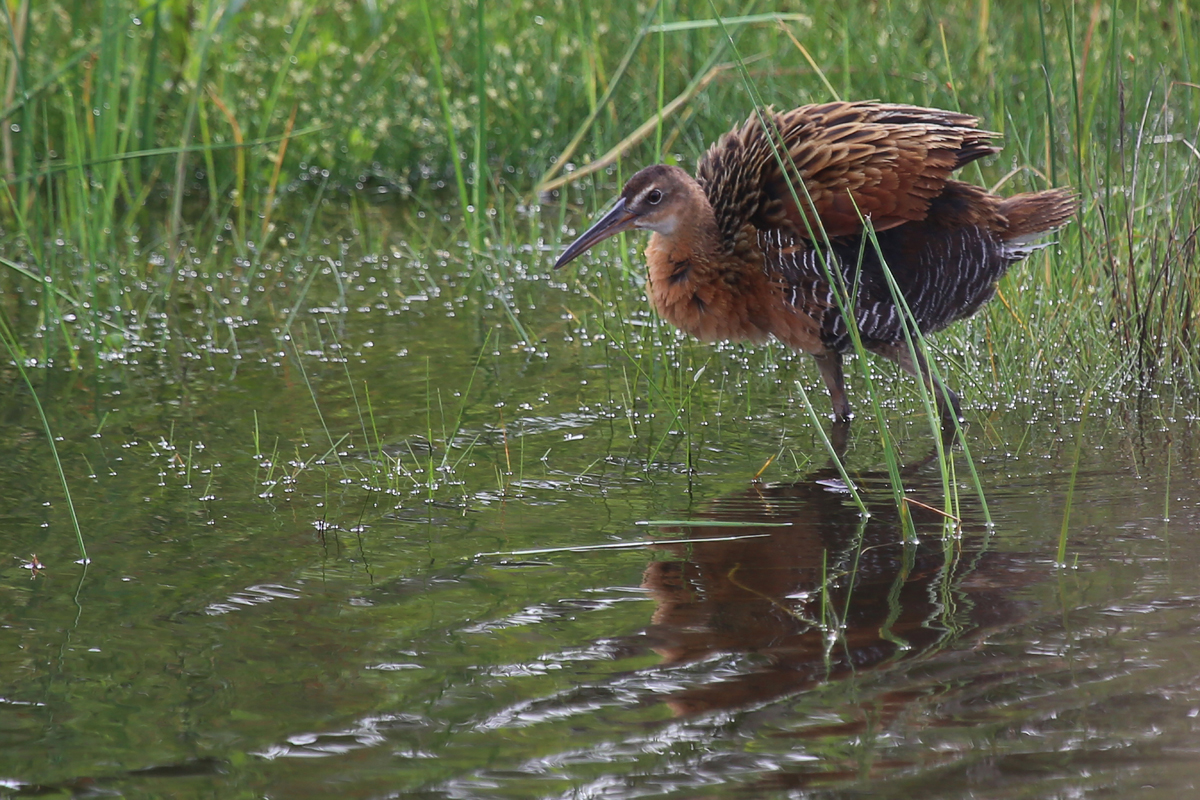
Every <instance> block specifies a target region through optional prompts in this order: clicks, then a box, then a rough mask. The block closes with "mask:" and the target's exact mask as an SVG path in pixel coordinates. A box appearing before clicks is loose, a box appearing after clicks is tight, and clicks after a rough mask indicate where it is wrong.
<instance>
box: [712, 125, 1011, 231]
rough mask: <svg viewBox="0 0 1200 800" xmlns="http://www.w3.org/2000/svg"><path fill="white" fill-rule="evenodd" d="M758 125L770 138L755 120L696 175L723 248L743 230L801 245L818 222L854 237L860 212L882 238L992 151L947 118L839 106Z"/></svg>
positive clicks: (917, 215) (987, 138)
mask: <svg viewBox="0 0 1200 800" xmlns="http://www.w3.org/2000/svg"><path fill="white" fill-rule="evenodd" d="M762 118H763V119H765V121H766V123H767V128H768V130H769V132H768V130H764V127H763V123H762V120H760V117H759V115H758V114H755V115H753V116H751V117H750V118H749V119H748V120H746V122H745V123H744V124H743V125H742V126H741V127H740V128H737V129H734V130H732V131H730V132H729V133H727V134H725V135H724V136H722V137H721V139H720V141H718V142H717V143H716V144H715V145H713V146H712V147H711V148H710V149H709V151H708V153H706V154H705V156H704V157H703V158H701V159H700V163H699V165H698V168H697V176H696V177H697V180H698V181H699V182H700V185H701V186H702V187H704V190H705V193H706V194H707V196H708V198H709V202H710V203H711V204H712V206H713V211H714V213H715V214H716V217H717V223H718V225H719V226H720V227H721V231H722V234H723V237H724V240H725V243H726V246H727V247H728V248H729V249H730V250H733V249H734V248H735V246H736V241H737V239H738V238H739V236H740V235H741V233H742V231H743V230H744V228H745V226H746V225H747V224H750V225H753V226H754V227H755V228H758V229H760V230H776V229H782V230H789V231H793V232H795V233H796V234H797V235H800V236H803V237H805V238H808V237H809V235H810V234H809V233H808V230H809V228H810V227H811V229H812V230H813V231H814V232H815V231H817V230H818V223H817V220H818V218H819V220H820V224H822V225H823V226H824V229H825V232H826V234H828V235H829V236H831V237H833V236H844V235H849V234H854V233H858V232H859V231H861V230H862V224H861V222H860V221H859V212H861V213H862V214H863V215H864V216H868V215H869V216H870V217H871V220H872V223H873V224H874V226H875V228H876V230H881V231H882V230H887V229H888V228H892V227H895V226H897V225H901V224H903V223H905V222H909V221H917V220H921V219H923V218H924V217H925V214H926V212H927V211H928V209H929V203H930V201H931V200H932V199H933V198H935V197H937V196H938V194H940V193H941V191H942V189H943V188H944V186H945V184H946V181H947V179H948V178H949V176H950V174H951V173H952V172H953V171H954V170H956V169H958V168H960V167H962V166H963V165H964V164H969V163H970V162H972V161H974V160H976V159H978V158H982V157H983V156H986V155H990V154H992V153H995V152H998V148H996V147H994V146H993V145H992V144H991V138H992V137H994V136H997V134H995V133H990V132H988V131H981V130H978V129H977V128H976V126H977V125H978V122H979V121H978V120H977V119H976V118H975V117H972V116H969V115H967V114H958V113H955V112H952V111H941V110H938V109H928V108H919V107H916V106H904V105H889V104H884V103H873V102H856V103H845V102H837V103H825V104H822V105H812V106H801V107H800V108H796V109H793V110H791V111H787V112H784V113H782V114H778V113H775V112H774V110H772V109H771V108H766V109H763V111H762ZM784 148H786V154H785V151H784ZM777 151H778V153H779V156H778V157H777V155H776V152H777ZM780 157H782V159H783V160H784V161H788V160H790V162H791V163H790V164H789V165H788V169H787V170H786V173H785V171H784V170H783V169H782V168H781V166H780ZM785 175H786V177H785ZM789 180H790V182H791V186H789ZM801 181H803V184H801ZM806 189H807V196H806V191H805V190H806ZM793 190H794V191H795V196H793ZM797 198H798V199H799V203H797V202H796V199H797ZM802 208H803V209H806V212H802V211H801V209H802ZM806 218H807V219H806ZM806 222H807V224H806Z"/></svg>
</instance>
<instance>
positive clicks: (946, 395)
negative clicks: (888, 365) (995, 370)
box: [872, 344, 964, 429]
mask: <svg viewBox="0 0 1200 800" xmlns="http://www.w3.org/2000/svg"><path fill="white" fill-rule="evenodd" d="M872 349H873V350H874V352H876V353H878V354H879V355H881V356H883V357H884V358H887V359H889V360H891V361H894V362H896V363H897V364H899V365H900V367H902V368H903V369H904V371H905V372H907V373H908V374H909V375H913V376H915V377H916V378H917V379H918V380H920V381H923V382H924V383H925V385H926V386H929V385H932V386H933V397H934V400H936V401H937V406H938V411H940V412H941V415H942V424H943V425H944V426H946V427H948V428H950V429H953V427H954V426H953V425H952V424H951V423H953V422H958V423H961V422H963V421H964V419H963V413H962V403H961V401H960V400H959V399H958V395H957V394H955V393H954V390H953V389H951V388H950V387H948V386H946V385H945V384H944V383H942V382H941V381H940V380H938V378H937V376H936V375H934V374H933V373H932V372H930V371H929V363H928V362H927V361H926V360H925V354H924V353H922V352H921V351H920V350H917V360H916V363H914V362H913V358H912V352H911V351H910V350H909V348H908V345H907V344H893V345H887V346H884V347H878V348H872Z"/></svg>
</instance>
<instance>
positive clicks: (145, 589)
mask: <svg viewBox="0 0 1200 800" xmlns="http://www.w3.org/2000/svg"><path fill="white" fill-rule="evenodd" d="M524 257H526V258H530V259H531V260H532V259H533V256H532V254H525V255H524ZM510 266H511V272H510V273H508V274H510V275H512V276H513V277H514V278H515V279H516V280H515V281H514V283H513V284H512V287H509V286H502V287H501V289H500V290H499V291H498V292H493V293H491V294H489V292H488V290H487V288H486V287H484V286H482V285H472V283H471V282H470V281H464V280H463V279H462V277H461V276H458V275H456V274H455V273H454V271H453V270H452V269H450V268H449V267H442V266H440V265H439V264H438V263H437V259H436V258H435V257H431V258H430V262H429V263H428V264H425V265H420V264H417V263H415V262H414V263H409V262H407V261H405V260H404V259H401V258H399V257H396V258H393V259H390V260H389V259H381V260H373V261H372V262H364V263H362V264H359V265H357V266H356V268H355V269H353V270H351V269H347V272H346V274H345V275H344V276H343V277H344V283H343V285H342V287H341V289H340V290H335V288H334V287H333V285H332V283H330V285H329V286H323V287H322V286H318V287H317V291H318V293H319V292H324V293H325V294H326V295H327V296H326V297H324V298H322V299H320V300H318V301H313V302H312V303H309V304H307V305H306V306H305V307H304V308H303V309H302V310H301V313H300V314H299V317H298V319H297V322H296V323H295V324H294V326H293V328H292V331H291V335H290V336H289V335H288V334H286V333H285V332H284V331H283V330H281V329H280V328H279V327H278V325H277V324H275V323H268V322H266V321H256V320H252V319H239V318H237V317H236V316H233V317H231V318H230V320H229V324H228V325H226V326H224V327H223V328H222V327H220V326H218V327H215V328H213V329H204V330H199V331H198V332H196V333H195V334H194V335H193V336H190V337H188V336H184V337H180V336H178V335H176V336H173V337H165V336H163V335H159V336H157V337H148V338H151V341H150V342H149V343H148V344H147V345H146V346H145V347H143V348H141V349H140V350H133V351H129V352H125V353H123V354H117V355H116V356H114V358H113V362H112V363H111V364H110V365H109V366H108V367H106V368H105V369H104V371H103V372H102V373H101V377H100V379H98V380H96V379H81V378H80V377H79V375H78V373H73V372H69V371H63V370H61V369H56V370H48V371H43V372H40V373H38V376H39V380H40V381H41V383H40V384H39V393H40V394H41V396H42V397H43V398H45V400H46V403H47V407H48V413H49V416H50V420H51V424H52V425H53V426H54V429H55V432H56V433H57V434H58V435H60V436H61V437H62V441H61V442H59V443H58V446H59V450H60V453H61V455H62V458H63V461H64V466H65V469H66V472H67V477H68V480H69V483H70V486H71V490H72V494H73V497H74V501H75V505H76V507H77V509H78V511H79V514H80V523H81V526H82V530H83V534H84V537H85V539H86V542H87V545H88V551H89V555H90V557H91V559H92V563H91V565H90V566H89V567H88V568H87V569H86V571H85V570H83V569H82V568H81V567H80V566H79V565H77V564H75V563H73V562H74V561H75V560H76V559H77V558H79V553H78V550H77V546H76V543H75V540H74V535H73V533H72V529H71V525H70V520H69V516H68V514H67V509H66V506H65V504H64V503H63V501H62V490H61V487H60V486H59V483H58V478H57V475H56V474H55V473H54V472H53V469H52V462H51V461H50V459H49V457H48V450H47V449H46V443H45V440H44V438H43V437H42V434H41V430H40V427H39V425H40V423H38V421H37V417H36V412H35V411H34V409H33V408H32V406H31V404H30V403H29V400H28V397H27V395H26V394H25V393H24V392H22V391H18V390H16V389H14V390H11V391H10V392H8V393H6V395H5V398H4V405H3V412H4V415H5V419H6V421H7V423H8V424H7V425H6V426H5V427H4V428H3V433H0V498H2V502H3V511H2V512H0V513H2V515H3V524H4V529H5V535H4V537H3V542H4V544H5V548H4V550H5V552H4V554H3V555H4V558H5V561H4V562H3V563H2V564H0V781H2V783H0V786H3V787H4V788H3V789H0V794H3V795H5V796H25V795H33V794H51V795H54V794H61V795H64V796H65V795H68V794H71V793H75V792H78V793H84V792H101V793H116V794H125V795H159V794H162V795H170V796H177V797H192V796H196V797H200V796H222V797H224V796H233V795H235V794H236V795H249V794H253V795H271V796H278V797H305V796H311V797H327V796H329V795H330V794H332V793H335V792H336V793H337V794H339V795H341V796H344V797H376V796H404V797H428V798H450V797H550V798H554V797H641V796H655V797H658V796H667V797H728V796H744V797H824V796H831V797H832V796H868V795H869V796H872V797H912V796H914V795H918V794H920V795H929V796H946V797H956V796H966V795H968V794H972V796H986V797H996V798H1012V797H1028V796H1037V797H1079V796H1099V795H1114V796H1121V797H1134V798H1136V797H1143V796H1145V797H1149V796H1159V797H1161V796H1172V797H1182V796H1189V793H1191V792H1195V791H1196V784H1197V783H1198V782H1200V779H1197V778H1196V777H1194V776H1195V775H1200V677H1197V676H1200V637H1198V636H1197V628H1200V621H1198V620H1197V615H1196V605H1197V598H1198V597H1200V536H1198V534H1200V454H1198V453H1197V448H1196V442H1197V433H1198V432H1200V431H1198V430H1197V427H1198V424H1200V422H1198V417H1197V409H1196V408H1195V405H1194V401H1193V405H1192V406H1191V407H1188V406H1187V404H1184V403H1171V402H1169V401H1164V400H1160V399H1157V398H1153V397H1151V398H1143V399H1142V400H1141V401H1139V400H1137V399H1130V400H1127V401H1123V402H1107V401H1105V402H1101V401H1099V400H1098V399H1093V400H1092V402H1091V405H1090V406H1089V409H1087V410H1085V409H1084V407H1083V403H1082V402H1081V401H1080V400H1079V399H1078V398H1075V399H1072V393H1071V391H1070V390H1069V387H1067V388H1065V389H1061V394H1059V395H1056V396H1054V397H1051V396H1049V395H1048V396H1047V397H1042V398H1033V401H1032V405H1028V406H1027V405H1026V404H1025V402H1024V401H1012V402H1009V403H1005V404H996V403H995V401H994V394H993V393H992V390H991V387H987V386H970V387H964V389H965V391H964V395H965V397H966V399H967V404H968V408H969V409H970V411H969V414H968V415H969V416H970V417H971V420H972V424H971V425H970V427H969V428H968V431H967V439H968V443H969V444H970V447H971V450H972V454H973V455H974V457H975V462H976V464H977V466H978V469H979V474H980V480H981V484H982V486H983V488H984V493H985V496H986V508H985V506H984V504H983V503H982V502H981V501H980V500H979V499H978V496H977V493H976V492H975V489H974V488H973V485H972V483H971V482H970V480H969V476H968V473H967V471H966V468H965V466H964V465H965V462H964V460H963V459H962V457H961V456H960V457H958V458H957V459H956V460H955V464H956V469H957V472H956V474H955V477H954V479H953V481H952V484H953V486H954V487H956V488H957V497H958V503H959V508H958V510H959V515H960V516H961V520H962V521H961V525H954V524H950V523H946V522H945V521H944V519H943V518H941V517H939V516H937V515H935V514H932V513H930V512H928V511H925V510H924V509H922V508H920V507H918V506H916V505H909V506H908V508H909V509H910V510H911V514H912V519H913V526H912V529H911V530H910V533H915V534H916V540H915V541H909V542H907V543H906V541H905V532H904V527H903V525H902V523H901V519H900V517H899V516H898V513H897V511H896V505H895V502H894V499H893V495H892V493H891V489H890V488H889V486H890V485H889V481H888V480H887V473H886V471H885V467H884V460H883V457H882V454H881V452H880V450H879V447H878V436H877V434H876V430H877V428H876V427H875V422H874V420H873V419H872V418H871V415H870V414H864V415H863V417H862V418H861V419H860V420H858V421H857V422H856V423H855V428H854V430H853V431H852V433H851V435H850V441H849V448H850V449H849V453H848V461H849V464H850V468H851V471H852V473H853V478H854V481H855V484H856V485H857V486H858V487H859V488H860V490H861V491H862V496H863V498H864V502H865V503H866V505H867V508H868V510H869V512H870V513H869V516H864V515H863V514H861V513H860V510H859V509H858V507H856V505H855V504H854V503H853V501H852V499H851V498H850V496H849V495H848V494H847V492H846V491H845V486H844V485H843V484H842V482H841V479H840V477H839V476H838V475H837V473H836V472H834V471H832V470H831V469H830V467H829V465H828V457H827V456H826V455H824V450H823V449H822V446H821V445H820V444H819V443H818V441H817V440H816V438H815V437H814V434H813V426H812V423H811V421H810V420H809V419H808V416H807V414H806V413H805V411H804V409H803V404H802V403H801V402H800V401H799V400H798V399H797V390H796V389H795V388H794V381H795V380H800V381H801V382H802V383H803V384H804V385H807V386H809V387H816V386H817V385H818V381H817V379H816V376H815V371H814V370H812V368H811V367H810V365H808V364H807V363H805V361H804V360H803V359H795V358H792V357H791V356H789V355H788V354H785V353H782V352H780V351H778V350H770V349H762V348H760V349H756V350H743V349H741V348H732V347H723V348H714V347H708V346H704V345H696V344H692V343H687V342H682V341H679V340H677V339H676V338H675V337H674V336H673V335H672V334H671V333H670V332H669V331H667V330H665V329H663V328H661V327H660V326H658V325H657V324H656V323H655V322H654V321H653V320H652V319H651V318H649V317H646V316H640V315H639V314H640V313H641V312H639V311H638V310H637V308H632V309H628V308H617V309H612V310H609V311H606V313H605V315H603V316H597V314H598V311H599V310H600V306H598V305H597V304H596V302H595V301H594V300H593V299H590V298H588V297H587V295H586V293H584V292H581V291H580V289H579V285H580V284H577V283H575V282H574V279H573V278H567V282H566V283H560V284H555V283H552V282H550V281H546V280H545V279H544V278H543V277H542V276H543V275H544V271H543V270H544V267H539V266H537V265H536V264H535V265H534V266H531V267H529V268H528V269H527V270H526V268H524V267H522V266H521V265H520V264H519V263H518V264H514V265H510ZM584 272H585V273H586V270H585V271H584ZM606 280H612V281H618V280H620V277H619V276H610V277H609V278H607V279H606ZM587 285H589V286H593V287H594V286H596V285H598V284H597V283H595V282H591V283H589V284H587ZM339 291H340V293H339ZM385 293H386V294H385ZM318 296H319V294H318V295H314V297H318ZM339 297H340V298H341V299H340V300H339ZM506 305H507V307H508V309H509V311H506V310H505V306H506ZM510 311H511V312H512V313H511V314H510ZM622 318H623V319H626V320H630V321H631V322H630V325H632V326H633V327H632V328H631V329H633V330H644V331H645V337H644V341H643V342H642V343H641V344H640V345H639V346H638V348H636V349H633V350H631V349H628V347H629V346H627V345H622V347H618V346H616V345H613V343H612V342H613V339H614V338H615V337H614V336H613V335H612V329H613V327H615V326H617V325H619V323H620V320H621V319H622ZM513 319H518V320H520V324H521V325H522V326H523V328H525V329H526V330H527V331H528V332H529V334H530V338H531V341H532V342H533V343H534V344H533V345H532V346H522V345H519V344H514V343H515V342H516V341H517V340H518V339H519V338H520V337H519V336H518V335H517V334H516V333H515V332H514V328H513V325H514V324H515V323H514V322H513ZM635 338H636V337H630V336H628V335H627V337H626V339H625V341H633V339H635ZM664 343H665V344H664ZM635 364H640V365H641V366H640V368H641V369H642V370H644V371H645V372H646V373H648V374H651V375H653V376H654V378H655V381H656V385H660V386H662V387H663V390H662V391H663V393H664V394H663V395H662V396H658V395H655V394H654V392H653V391H649V390H646V389H645V386H646V384H645V383H644V382H643V383H642V384H639V383H638V377H637V369H638V367H635V366H634V365H635ZM702 368H703V372H699V371H700V370H701V369H702ZM872 369H877V370H879V380H881V381H883V383H884V391H885V392H891V393H901V394H902V395H903V396H902V399H901V400H899V401H897V402H896V403H895V404H894V405H889V407H888V408H887V409H886V410H885V413H887V414H888V415H889V422H890V424H891V425H892V426H893V428H894V429H896V430H898V431H899V432H900V433H899V437H900V444H901V449H902V451H903V454H904V459H905V462H906V467H905V470H904V485H905V490H906V493H907V495H908V496H909V497H910V498H912V499H913V500H916V501H919V502H921V503H925V504H929V505H933V506H937V507H941V506H942V505H943V503H944V493H943V481H942V476H941V473H940V471H939V470H938V468H937V465H936V463H930V462H928V460H927V456H928V454H929V453H930V451H931V450H932V448H933V440H932V437H931V435H930V433H929V431H928V430H927V429H925V428H924V423H923V422H922V420H921V418H920V415H919V414H918V413H916V410H915V408H916V407H915V401H914V400H913V399H912V397H911V393H909V394H907V395H904V394H903V392H904V391H907V390H905V389H903V388H902V387H903V386H904V380H903V379H896V380H894V381H893V380H892V379H891V378H889V377H888V376H887V374H886V373H887V369H886V368H884V367H880V366H878V365H876V366H873V367H872ZM698 372H699V375H698V374H697V373H698ZM14 380H15V378H14ZM10 385H15V383H13V382H12V381H10ZM639 386H640V388H639ZM696 387H699V388H696ZM859 391H860V392H861V387H859ZM689 392H691V394H689ZM672 393H673V394H672ZM685 397H686V399H687V403H685V405H686V407H687V409H688V410H687V411H686V413H684V414H682V415H679V416H678V417H676V416H675V413H674V410H673V409H677V408H678V407H679V402H678V401H679V400H680V398H685ZM904 398H907V399H904ZM812 399H813V402H814V404H816V405H817V408H818V411H819V412H820V413H822V414H823V413H825V410H826V405H827V400H826V399H825V398H824V397H823V396H822V395H821V394H820V393H819V392H817V391H813V392H812ZM858 399H859V403H860V406H864V407H865V405H866V404H865V401H864V400H863V398H861V396H860V397H859V398H858ZM989 403H991V404H994V405H997V406H998V407H997V408H995V409H991V408H989ZM776 455H778V458H777V459H776V460H775V461H773V462H772V463H771V464H770V465H769V466H768V467H767V468H766V470H765V471H764V472H763V477H762V480H761V481H759V482H755V481H754V480H753V478H754V476H755V475H756V474H757V473H758V472H759V470H760V469H762V468H763V466H764V463H765V462H767V461H768V459H770V458H771V457H772V456H776ZM1073 475H1074V478H1072V476H1073ZM1068 498H1070V503H1069V515H1068V513H1067V511H1068ZM989 515H990V519H991V523H990V524H989V523H988V521H987V520H988V517H989ZM1064 521H1065V529H1066V537H1067V538H1066V562H1067V563H1066V565H1065V566H1060V565H1058V564H1057V563H1056V561H1057V550H1058V546H1059V538H1060V534H1061V533H1062V531H1063V529H1064ZM31 554H36V557H37V560H38V563H39V564H41V565H43V568H42V569H40V570H35V569H31V568H30V562H31V560H32V559H31ZM35 573H36V574H35Z"/></svg>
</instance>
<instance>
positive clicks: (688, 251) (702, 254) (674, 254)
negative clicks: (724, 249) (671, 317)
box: [646, 186, 721, 305]
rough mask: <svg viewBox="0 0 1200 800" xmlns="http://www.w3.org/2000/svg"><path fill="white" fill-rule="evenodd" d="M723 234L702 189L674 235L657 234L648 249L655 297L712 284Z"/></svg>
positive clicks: (691, 203) (651, 285)
mask: <svg viewBox="0 0 1200 800" xmlns="http://www.w3.org/2000/svg"><path fill="white" fill-rule="evenodd" d="M720 240H721V232H720V229H719V228H718V227H717V218H716V216H715V215H714V214H713V210H712V206H711V205H709V202H708V198H707V197H705V196H704V194H703V192H702V191H701V190H700V187H698V186H697V187H696V195H695V196H694V197H693V198H692V202H690V203H689V204H688V208H687V211H686V212H685V213H683V214H681V215H680V216H679V220H678V223H677V224H676V225H675V226H674V228H673V229H672V230H671V232H670V233H658V232H656V233H654V234H653V235H652V236H651V237H650V243H649V245H647V247H646V263H647V266H648V267H649V275H648V278H649V282H650V288H651V297H652V299H654V300H655V301H656V302H655V304H656V305H660V304H659V303H658V298H659V297H660V296H663V295H664V294H665V293H673V292H674V291H684V290H686V289H687V288H688V287H689V286H694V285H695V284H696V283H698V282H706V281H708V280H711V277H710V275H711V273H712V271H713V269H714V268H715V266H716V264H717V263H718V261H719V253H720Z"/></svg>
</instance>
